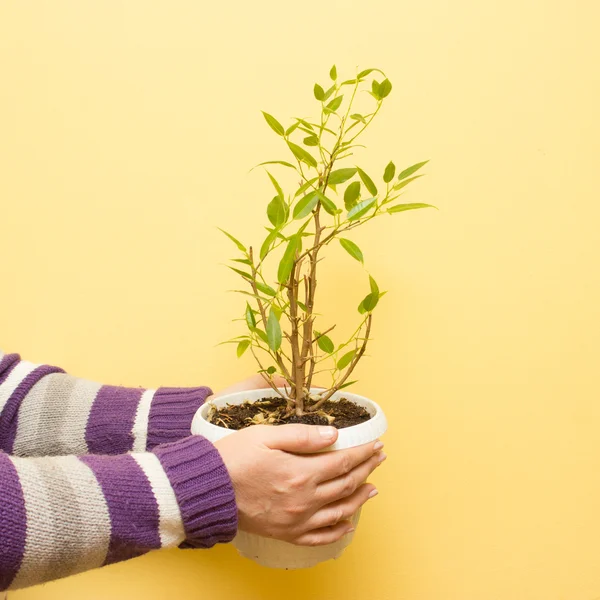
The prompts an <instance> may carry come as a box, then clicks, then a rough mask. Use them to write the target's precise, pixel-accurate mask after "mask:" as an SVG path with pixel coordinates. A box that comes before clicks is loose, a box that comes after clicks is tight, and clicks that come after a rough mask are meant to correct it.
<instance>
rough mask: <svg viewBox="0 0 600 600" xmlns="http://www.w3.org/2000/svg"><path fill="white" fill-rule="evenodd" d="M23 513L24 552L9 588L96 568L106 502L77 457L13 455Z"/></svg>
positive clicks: (104, 541) (105, 528)
mask: <svg viewBox="0 0 600 600" xmlns="http://www.w3.org/2000/svg"><path fill="white" fill-rule="evenodd" d="M12 460H13V462H14V464H15V466H16V468H17V471H18V473H19V477H20V480H21V485H22V488H23V494H24V497H25V511H26V515H27V536H26V541H25V553H24V556H23V561H22V564H21V568H20V570H19V573H18V574H17V576H16V578H15V580H14V582H13V584H12V586H11V587H12V588H19V587H25V586H29V585H34V584H36V583H40V582H43V581H48V580H51V579H57V578H60V577H66V576H67V575H73V574H75V573H79V572H81V571H85V570H88V569H92V568H94V567H99V566H101V565H102V564H103V563H104V560H105V558H106V554H107V552H108V546H109V542H110V517H109V513H108V507H107V505H106V501H105V499H104V496H103V494H102V491H101V488H100V485H99V484H98V482H97V480H96V478H95V476H94V474H93V473H92V471H91V470H90V469H89V467H87V466H86V465H84V464H83V463H82V462H81V461H79V460H78V459H77V458H76V457H73V456H68V457H60V458H28V459H27V458H25V459H24V458H17V457H12Z"/></svg>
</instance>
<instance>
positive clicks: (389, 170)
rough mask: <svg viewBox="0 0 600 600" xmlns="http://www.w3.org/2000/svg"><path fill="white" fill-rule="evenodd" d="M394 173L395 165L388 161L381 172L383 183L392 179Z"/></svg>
mask: <svg viewBox="0 0 600 600" xmlns="http://www.w3.org/2000/svg"><path fill="white" fill-rule="evenodd" d="M395 174H396V165H395V164H394V163H393V162H392V161H390V162H389V163H388V165H387V167H386V168H385V171H384V172H383V181H384V182H385V183H389V182H390V181H391V180H392V179H394V175H395Z"/></svg>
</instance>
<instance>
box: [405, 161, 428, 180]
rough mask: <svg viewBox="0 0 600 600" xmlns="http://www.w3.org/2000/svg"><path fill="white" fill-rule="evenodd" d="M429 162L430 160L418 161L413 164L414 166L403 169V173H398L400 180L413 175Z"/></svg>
mask: <svg viewBox="0 0 600 600" xmlns="http://www.w3.org/2000/svg"><path fill="white" fill-rule="evenodd" d="M428 162H429V161H428V160H424V161H423V162H420V163H417V164H416V165H413V166H412V167H408V169H404V171H402V173H400V175H398V181H401V180H402V179H404V178H405V177H408V176H409V175H412V174H413V173H414V172H415V171H418V170H419V169H420V168H421V167H423V166H424V165H426V164H427V163H428Z"/></svg>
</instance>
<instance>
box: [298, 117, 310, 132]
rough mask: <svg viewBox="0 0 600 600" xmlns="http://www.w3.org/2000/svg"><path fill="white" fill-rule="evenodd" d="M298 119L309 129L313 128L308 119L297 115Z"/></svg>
mask: <svg viewBox="0 0 600 600" xmlns="http://www.w3.org/2000/svg"><path fill="white" fill-rule="evenodd" d="M296 121H298V123H302V125H304V127H306V128H307V129H310V130H312V128H313V126H312V125H311V124H310V123H309V122H308V121H305V120H304V119H299V118H298V117H296Z"/></svg>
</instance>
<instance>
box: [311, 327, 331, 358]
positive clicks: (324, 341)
mask: <svg viewBox="0 0 600 600" xmlns="http://www.w3.org/2000/svg"><path fill="white" fill-rule="evenodd" d="M315 335H316V336H317V338H318V339H317V345H318V346H319V348H321V350H323V352H327V354H331V353H332V352H333V351H334V350H335V346H334V345H333V342H332V341H331V338H330V337H328V336H326V335H321V334H320V333H319V332H318V331H315Z"/></svg>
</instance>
